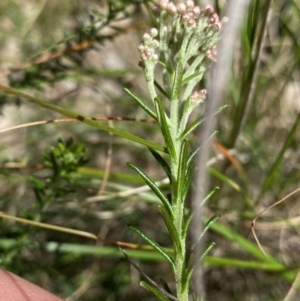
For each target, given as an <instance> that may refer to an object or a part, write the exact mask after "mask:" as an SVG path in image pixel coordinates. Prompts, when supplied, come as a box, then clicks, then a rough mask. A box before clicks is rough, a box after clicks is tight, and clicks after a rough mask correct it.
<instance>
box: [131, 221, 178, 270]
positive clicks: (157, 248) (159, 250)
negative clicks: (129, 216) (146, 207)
mask: <svg viewBox="0 0 300 301" xmlns="http://www.w3.org/2000/svg"><path fill="white" fill-rule="evenodd" d="M129 227H130V229H132V230H133V231H134V232H135V233H137V234H138V235H139V236H140V237H142V238H143V239H144V240H145V241H147V242H148V244H149V245H151V246H152V247H153V249H155V250H156V251H157V252H159V253H160V254H161V255H162V256H163V257H164V258H165V259H166V260H167V261H169V263H170V264H171V265H172V268H173V270H174V269H175V264H174V260H173V259H172V258H171V257H170V256H169V255H168V254H167V253H166V252H165V251H164V250H163V248H162V247H161V246H160V245H159V244H158V243H156V242H155V241H154V240H152V239H151V238H150V237H148V236H147V235H146V234H145V233H144V232H143V231H141V230H139V229H137V228H135V227H133V226H131V225H129Z"/></svg>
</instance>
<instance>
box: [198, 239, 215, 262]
mask: <svg viewBox="0 0 300 301" xmlns="http://www.w3.org/2000/svg"><path fill="white" fill-rule="evenodd" d="M215 245H216V243H215V242H213V241H212V242H210V243H209V244H208V245H207V246H206V247H205V249H204V250H203V253H202V255H201V257H200V261H202V260H203V259H204V258H205V256H206V255H207V254H208V253H209V252H210V250H211V249H212V248H213V247H214V246H215Z"/></svg>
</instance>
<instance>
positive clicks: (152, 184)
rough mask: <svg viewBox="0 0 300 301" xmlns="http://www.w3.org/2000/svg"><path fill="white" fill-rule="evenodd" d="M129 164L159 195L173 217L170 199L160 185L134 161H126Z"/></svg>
mask: <svg viewBox="0 0 300 301" xmlns="http://www.w3.org/2000/svg"><path fill="white" fill-rule="evenodd" d="M126 165H127V166H129V167H130V168H132V169H133V170H135V171H136V172H137V173H138V174H139V175H140V176H141V177H142V178H143V180H144V181H145V183H146V184H147V185H148V186H149V187H150V188H151V190H152V191H153V192H154V193H155V194H156V195H157V196H158V197H159V199H160V200H161V202H162V203H163V204H164V206H165V207H166V209H167V210H168V213H169V216H170V217H171V218H173V216H174V215H173V209H172V206H171V204H170V203H169V200H168V199H167V198H166V197H165V196H164V194H163V193H162V192H161V190H160V189H159V187H158V186H157V185H156V184H155V183H154V182H153V181H152V180H151V179H150V178H149V177H148V176H147V175H146V174H145V173H143V172H142V171H141V170H140V169H139V168H138V167H137V166H135V165H134V164H132V163H126Z"/></svg>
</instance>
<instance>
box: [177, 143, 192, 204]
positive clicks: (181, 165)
mask: <svg viewBox="0 0 300 301" xmlns="http://www.w3.org/2000/svg"><path fill="white" fill-rule="evenodd" d="M188 147H189V145H188V140H187V139H185V140H184V141H183V142H182V144H181V149H180V155H179V162H178V170H177V187H176V194H177V195H176V196H175V200H176V199H177V197H178V199H179V201H180V202H183V200H182V199H181V198H182V195H183V192H184V186H185V182H186V176H187V175H186V173H187V161H188Z"/></svg>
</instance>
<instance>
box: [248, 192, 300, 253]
mask: <svg viewBox="0 0 300 301" xmlns="http://www.w3.org/2000/svg"><path fill="white" fill-rule="evenodd" d="M299 191H300V188H298V189H296V190H294V191H293V192H291V193H290V194H288V195H287V196H285V197H284V198H282V199H281V200H279V201H277V202H276V203H274V204H273V205H271V206H269V207H267V208H266V209H264V210H263V211H261V212H260V213H259V214H258V215H257V216H256V217H255V219H254V220H253V221H252V222H251V230H252V233H253V236H254V238H255V241H256V243H257V245H258V247H259V248H260V250H261V251H262V253H263V254H264V255H265V256H266V252H265V251H264V249H263V247H262V245H261V243H260V241H259V239H258V237H257V235H256V232H255V223H256V220H257V219H258V218H259V217H260V216H262V215H263V214H264V213H265V212H266V211H268V210H269V209H271V208H273V207H275V206H277V205H278V204H280V203H282V202H284V201H285V200H286V199H288V198H289V197H291V196H292V195H294V194H296V193H297V192H299Z"/></svg>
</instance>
